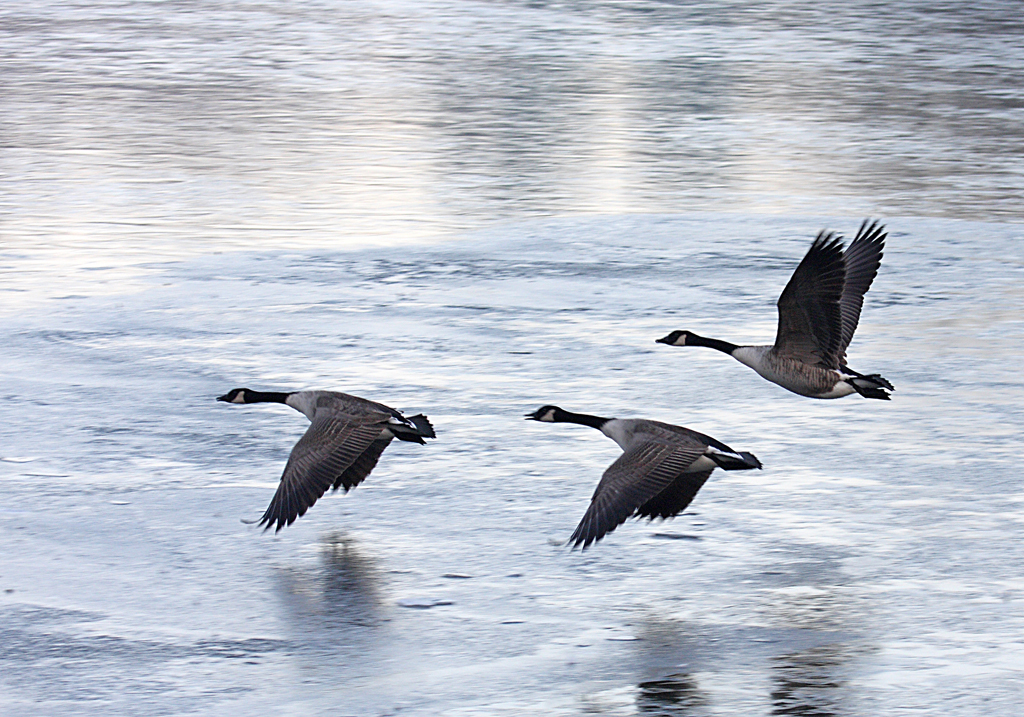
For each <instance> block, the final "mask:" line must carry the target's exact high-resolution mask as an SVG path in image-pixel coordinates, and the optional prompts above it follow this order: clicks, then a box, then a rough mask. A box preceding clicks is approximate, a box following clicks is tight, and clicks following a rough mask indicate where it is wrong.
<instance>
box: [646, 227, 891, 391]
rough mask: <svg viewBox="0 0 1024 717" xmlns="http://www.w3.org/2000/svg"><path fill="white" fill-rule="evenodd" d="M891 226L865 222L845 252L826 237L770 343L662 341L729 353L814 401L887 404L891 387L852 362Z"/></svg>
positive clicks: (838, 241)
mask: <svg viewBox="0 0 1024 717" xmlns="http://www.w3.org/2000/svg"><path fill="white" fill-rule="evenodd" d="M886 236H887V234H886V233H885V227H884V226H882V225H880V224H879V223H878V222H869V221H868V220H865V221H864V223H863V224H861V227H860V230H859V231H858V232H857V236H856V237H855V238H854V240H853V242H852V243H851V244H850V246H849V247H848V248H847V249H846V250H845V251H844V250H843V241H842V237H840V236H838V235H837V234H835V233H833V232H825V231H823V232H821V233H820V234H818V237H817V239H815V240H814V243H813V244H811V248H810V249H809V250H808V252H807V254H806V256H804V258H803V260H802V261H801V262H800V264H799V265H798V266H797V268H796V271H795V272H793V277H792V278H791V279H790V280H789V283H788V284H787V285H786V288H785V289H784V290H783V292H782V296H780V297H779V302H778V307H779V326H778V331H777V333H776V335H775V344H774V345H772V346H738V345H736V344H733V343H729V342H728V341H721V340H719V339H709V338H705V337H703V336H698V335H697V334H695V333H693V332H690V331H673V332H672V333H670V334H669V335H668V336H665V337H664V338H660V339H658V341H657V342H658V343H661V344H668V345H669V346H705V347H708V348H713V349H717V350H718V351H721V352H723V353H727V354H729V355H730V356H732V357H733V358H735V359H736V360H737V361H739V362H740V363H742V364H744V365H746V366H749V367H750V368H752V369H754V370H755V371H756V372H757V373H758V374H760V375H761V376H762V377H764V378H766V379H768V380H769V381H771V382H773V383H777V384H778V385H780V386H782V387H783V388H786V389H788V390H790V391H792V392H793V393H798V394H800V395H801V396H809V397H811V398H841V397H843V396H848V395H850V394H851V393H859V394H860V395H861V396H864V397H865V398H877V399H881V400H885V401H888V400H889V393H888V392H889V391H892V390H894V389H893V386H892V384H891V383H889V382H888V381H887V380H885V379H884V378H882V377H881V376H879V375H878V374H870V375H864V374H860V373H857V372H856V371H854V370H852V369H851V368H850V367H849V366H847V365H846V349H847V347H848V346H849V345H850V341H851V340H852V339H853V333H854V331H856V329H857V322H858V321H859V320H860V312H861V308H862V307H863V305H864V294H866V293H867V291H868V289H869V288H871V282H872V281H873V280H874V278H875V275H876V274H877V273H878V267H879V266H880V265H881V262H882V250H883V249H884V248H885V238H886Z"/></svg>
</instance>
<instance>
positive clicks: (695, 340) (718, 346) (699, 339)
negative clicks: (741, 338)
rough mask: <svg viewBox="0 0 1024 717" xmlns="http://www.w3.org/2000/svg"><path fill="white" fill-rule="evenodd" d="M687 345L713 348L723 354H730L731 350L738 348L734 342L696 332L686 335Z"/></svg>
mask: <svg viewBox="0 0 1024 717" xmlns="http://www.w3.org/2000/svg"><path fill="white" fill-rule="evenodd" d="M686 345H687V346H706V347H708V348H709V349H715V350H716V351H721V352H722V353H724V354H732V352H733V351H735V350H736V349H738V348H739V346H737V345H736V344H730V343H729V342H728V341H721V340H719V339H708V338H704V337H703V336H698V335H697V334H690V335H689V336H687V337H686Z"/></svg>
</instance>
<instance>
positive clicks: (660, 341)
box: [654, 334, 672, 344]
mask: <svg viewBox="0 0 1024 717" xmlns="http://www.w3.org/2000/svg"><path fill="white" fill-rule="evenodd" d="M671 335H672V334H669V336H671ZM654 343H656V344H670V343H672V342H671V341H669V338H668V336H662V337H661V338H660V339H654Z"/></svg>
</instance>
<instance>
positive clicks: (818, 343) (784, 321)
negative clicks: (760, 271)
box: [774, 232, 846, 369]
mask: <svg viewBox="0 0 1024 717" xmlns="http://www.w3.org/2000/svg"><path fill="white" fill-rule="evenodd" d="M845 274H846V269H845V261H844V259H843V242H842V240H841V239H840V237H839V236H837V235H836V234H834V233H832V232H822V233H820V234H819V235H818V238H817V239H815V240H814V243H813V244H811V248H810V249H809V250H808V251H807V254H806V255H805V256H804V258H803V260H802V261H801V262H800V264H799V266H797V268H796V271H795V272H793V276H792V278H791V279H790V280H789V283H788V284H786V288H785V289H784V290H783V292H782V296H780V297H779V302H778V306H779V329H778V333H777V334H776V336H775V348H774V351H775V353H776V354H777V355H780V356H783V357H785V358H792V359H796V360H798V361H801V362H803V363H806V364H810V365H812V366H821V367H822V368H833V369H835V368H839V354H840V342H841V340H842V328H843V317H842V311H841V309H840V301H841V298H842V295H843V285H844V283H845Z"/></svg>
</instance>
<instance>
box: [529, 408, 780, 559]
mask: <svg viewBox="0 0 1024 717" xmlns="http://www.w3.org/2000/svg"><path fill="white" fill-rule="evenodd" d="M526 418H527V420H531V421H541V422H542V423H578V424H580V425H582V426H590V427H591V428H596V429H597V430H599V431H601V433H603V434H604V435H606V436H608V437H609V438H611V439H612V440H613V441H615V442H616V443H618V444H619V446H620V447H621V448H622V455H621V456H619V458H618V460H616V461H615V462H614V463H612V464H611V465H610V466H609V467H608V470H606V471H605V472H604V475H603V476H602V477H601V482H600V483H598V484H597V490H595V491H594V495H593V497H592V498H591V499H590V507H589V508H587V512H586V513H585V514H584V516H583V520H581V521H580V524H579V525H578V526H577V527H576V532H574V533H573V534H572V537H571V538H569V542H570V543H572V544H573V547H574V548H575V547H578V546H579V545H580V544H581V543H582V544H583V549H584V550H585V549H586V548H587V546H588V545H590V544H591V543H593V542H595V541H598V540H600V539H601V538H603V537H604V536H605V535H606V534H608V533H610V532H612V531H613V530H615V528H617V527H618V526H619V525H621V524H622V523H624V522H625V521H626V519H627V518H629V517H631V516H633V515H635V516H637V517H641V516H646V517H647V518H649V519H651V520H654V519H655V518H662V519H664V518H671V517H674V516H676V515H678V514H679V513H680V512H682V511H683V509H685V508H686V506H688V505H689V504H690V501H692V500H693V498H694V496H695V495H697V491H699V490H700V488H701V486H702V485H704V481H706V480H707V479H708V476H710V475H711V471H713V470H714V469H715V468H716V467H717V468H722V469H724V470H727V471H742V470H750V469H752V468H760V467H761V461H759V460H757V458H756V457H754V455H753V454H752V453H740V452H737V451H734V450H733V449H731V448H729V446H727V445H725V444H724V443H721V442H720V441H716V440H715V439H714V438H712V437H710V436H705V435H704V434H702V433H697V432H696V431H691V430H690V429H689V428H683V427H682V426H673V425H670V424H668V423H661V422H660V421H648V420H646V419H643V418H600V417H599V416H588V415H587V414H585V413H572V412H570V411H565V410H562V409H561V408H559V407H558V406H543V407H542V408H538V409H537V410H536V411H534V412H533V413H528V414H527V415H526Z"/></svg>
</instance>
